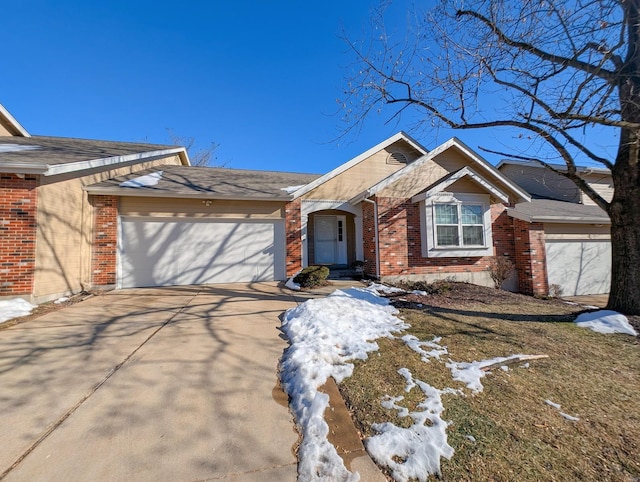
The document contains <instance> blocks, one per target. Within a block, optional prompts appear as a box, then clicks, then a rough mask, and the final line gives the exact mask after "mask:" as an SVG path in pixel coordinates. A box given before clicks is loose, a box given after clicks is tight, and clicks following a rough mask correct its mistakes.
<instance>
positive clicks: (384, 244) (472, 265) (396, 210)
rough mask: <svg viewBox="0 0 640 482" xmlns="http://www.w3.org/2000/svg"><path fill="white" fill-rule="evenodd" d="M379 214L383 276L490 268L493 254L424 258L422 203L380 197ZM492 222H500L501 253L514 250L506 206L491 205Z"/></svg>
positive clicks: (496, 240) (498, 243)
mask: <svg viewBox="0 0 640 482" xmlns="http://www.w3.org/2000/svg"><path fill="white" fill-rule="evenodd" d="M377 203H378V214H379V217H380V223H379V232H380V261H381V262H380V265H381V266H380V275H381V276H408V275H434V274H440V273H441V274H442V276H443V277H446V276H447V275H449V274H452V275H455V274H456V273H472V272H481V271H488V269H489V264H490V262H491V260H492V259H493V256H478V257H466V258H457V257H452V258H425V257H423V256H422V241H421V239H422V238H421V236H422V234H421V231H422V227H421V222H420V206H419V204H417V203H412V202H411V200H410V199H397V198H378V199H377ZM491 215H492V221H493V222H494V223H497V230H496V231H495V232H494V246H496V249H498V250H499V251H500V252H505V253H508V254H511V253H513V232H512V230H511V229H510V222H509V219H508V217H506V213H505V207H504V206H503V205H502V204H498V205H495V206H493V207H492V210H491Z"/></svg>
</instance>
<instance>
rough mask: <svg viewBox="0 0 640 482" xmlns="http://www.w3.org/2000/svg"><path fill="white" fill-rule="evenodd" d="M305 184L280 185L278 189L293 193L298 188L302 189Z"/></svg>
mask: <svg viewBox="0 0 640 482" xmlns="http://www.w3.org/2000/svg"><path fill="white" fill-rule="evenodd" d="M305 186H306V184H300V185H299V186H287V187H281V188H280V190H281V191H284V192H286V193H287V194H293V193H294V192H296V191H297V190H298V189H302V188H303V187H305Z"/></svg>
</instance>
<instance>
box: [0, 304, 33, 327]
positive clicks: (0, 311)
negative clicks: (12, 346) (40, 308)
mask: <svg viewBox="0 0 640 482" xmlns="http://www.w3.org/2000/svg"><path fill="white" fill-rule="evenodd" d="M35 307H36V305H32V304H31V303H29V302H28V301H25V300H23V299H22V298H15V299H13V300H4V301H0V323H4V322H5V321H7V320H11V319H12V318H17V317H19V316H27V315H28V314H29V313H31V310H33V309H34V308H35Z"/></svg>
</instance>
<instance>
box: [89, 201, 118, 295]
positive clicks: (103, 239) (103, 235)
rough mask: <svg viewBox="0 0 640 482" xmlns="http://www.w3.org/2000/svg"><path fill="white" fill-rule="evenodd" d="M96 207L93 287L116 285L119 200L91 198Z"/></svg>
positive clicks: (92, 253) (92, 269)
mask: <svg viewBox="0 0 640 482" xmlns="http://www.w3.org/2000/svg"><path fill="white" fill-rule="evenodd" d="M91 203H92V205H93V207H94V225H93V243H92V245H93V249H92V251H91V275H92V285H93V286H112V285H115V284H116V252H117V247H118V198H117V197H116V196H91Z"/></svg>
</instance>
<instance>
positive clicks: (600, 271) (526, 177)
mask: <svg viewBox="0 0 640 482" xmlns="http://www.w3.org/2000/svg"><path fill="white" fill-rule="evenodd" d="M553 167H554V168H555V169H557V170H563V169H566V167H565V166H553ZM497 169H498V170H499V171H500V172H501V173H502V174H504V175H505V176H507V177H508V178H509V179H511V180H512V181H514V182H515V183H516V184H518V185H519V186H521V187H522V188H523V189H524V190H526V191H527V192H528V193H529V194H530V195H531V197H532V200H531V202H528V203H518V204H516V205H515V206H513V207H512V208H510V209H509V210H508V213H509V216H511V217H512V218H513V220H514V228H515V229H516V231H517V232H519V233H520V234H519V235H521V236H522V237H523V238H525V239H526V240H527V242H529V243H530V244H531V248H532V252H533V251H535V260H534V261H535V262H532V263H531V264H530V266H528V267H527V268H526V274H523V275H524V277H525V278H527V279H532V280H535V282H534V283H535V286H534V287H533V288H534V292H535V291H537V293H539V294H544V293H546V292H547V291H548V290H549V289H550V288H552V287H553V288H552V290H553V289H555V290H557V289H558V288H559V289H560V290H561V292H562V294H563V295H565V296H574V295H586V294H605V293H608V292H609V288H610V283H611V241H610V240H611V236H610V226H611V221H610V219H609V216H608V215H607V213H606V212H604V211H603V210H602V209H601V208H600V207H598V206H597V205H596V204H595V203H594V202H593V201H592V200H591V199H590V198H589V197H588V196H587V195H586V194H584V193H583V192H582V191H581V190H580V189H578V187H577V186H576V185H575V184H574V183H573V182H572V181H570V180H569V179H567V178H566V177H564V176H562V175H560V174H558V173H556V172H553V171H552V170H551V169H548V168H545V167H544V166H542V165H541V164H538V163H534V162H522V161H502V162H500V163H499V164H498V166H497ZM578 174H579V175H580V177H581V178H582V179H584V180H585V181H586V182H587V183H588V184H589V185H590V186H591V187H592V188H593V189H594V190H595V191H596V192H597V193H598V194H600V195H601V196H602V197H603V198H604V199H605V200H607V201H610V200H611V198H612V197H613V181H612V178H611V172H610V171H609V170H608V169H599V168H591V167H588V168H587V167H581V168H579V169H578ZM554 285H555V286H554Z"/></svg>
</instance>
